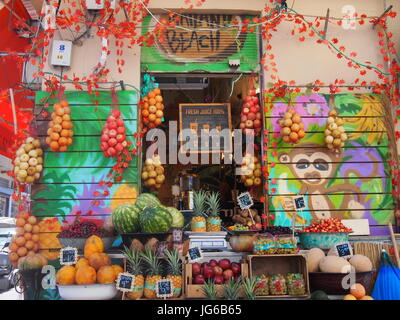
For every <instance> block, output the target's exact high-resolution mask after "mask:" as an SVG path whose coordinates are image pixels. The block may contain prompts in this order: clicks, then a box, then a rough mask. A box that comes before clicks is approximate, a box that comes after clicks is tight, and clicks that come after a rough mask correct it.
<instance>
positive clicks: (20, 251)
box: [8, 211, 39, 267]
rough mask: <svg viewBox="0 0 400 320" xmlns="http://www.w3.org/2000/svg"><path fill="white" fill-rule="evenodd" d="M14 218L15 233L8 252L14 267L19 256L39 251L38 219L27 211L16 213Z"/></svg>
mask: <svg viewBox="0 0 400 320" xmlns="http://www.w3.org/2000/svg"><path fill="white" fill-rule="evenodd" d="M16 219H17V220H16V233H15V236H14V237H13V239H12V241H11V243H10V246H9V249H10V253H9V254H8V255H9V258H10V261H11V262H12V264H13V266H14V267H16V266H17V265H18V260H19V259H20V258H22V257H25V256H27V255H33V254H34V253H36V252H38V251H39V243H38V242H39V226H38V219H37V218H36V217H35V216H33V215H31V214H30V213H29V212H27V211H24V212H21V213H19V214H17V216H16Z"/></svg>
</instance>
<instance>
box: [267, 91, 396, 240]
mask: <svg viewBox="0 0 400 320" xmlns="http://www.w3.org/2000/svg"><path fill="white" fill-rule="evenodd" d="M289 105H290V106H293V107H294V108H295V109H296V111H297V112H298V113H299V114H300V115H301V116H302V121H303V122H304V125H305V130H306V136H305V138H304V139H302V140H301V142H300V143H299V144H297V145H291V144H287V143H284V142H283V141H282V138H281V136H280V134H279V132H280V127H279V124H278V120H279V119H280V118H281V117H282V114H283V113H284V112H285V111H286V110H287V108H288V106H289ZM331 108H336V109H337V111H339V114H340V116H342V117H343V120H344V122H345V124H344V126H345V129H346V132H347V134H348V135H349V138H350V139H349V140H348V141H347V142H346V143H345V146H344V148H343V150H342V152H341V153H339V154H336V153H333V152H331V151H329V150H328V149H327V148H326V147H325V143H324V130H325V123H326V119H327V115H328V112H329V110H330V109H331ZM267 129H268V130H269V131H270V134H271V141H272V143H273V147H272V148H270V149H269V151H268V162H269V163H270V196H271V197H272V201H271V202H270V208H269V209H270V213H271V214H274V215H275V217H276V218H275V224H276V225H284V226H290V225H291V221H292V217H293V214H296V212H295V211H294V208H293V201H292V199H293V196H297V195H304V197H305V202H306V208H305V210H303V211H302V212H297V216H296V223H297V225H308V224H309V223H310V221H311V220H312V219H319V218H329V217H338V218H341V219H346V218H348V219H351V218H352V219H360V218H364V219H368V220H369V223H370V226H371V229H372V230H374V231H373V232H374V233H375V234H378V233H380V232H382V233H384V232H385V231H384V230H383V228H379V226H382V225H385V224H387V222H388V221H390V220H392V219H393V209H394V203H393V197H392V193H391V191H392V185H391V179H390V167H389V158H388V153H389V143H388V139H387V134H386V126H385V119H384V108H383V105H382V103H381V101H380V99H379V96H377V95H372V94H339V95H335V97H334V99H332V100H330V96H329V95H319V94H311V95H301V94H297V95H293V96H291V99H290V102H288V101H284V100H283V99H282V100H281V101H276V102H274V105H273V108H272V109H271V111H270V112H269V113H268V114H267ZM272 135H273V136H272ZM375 227H376V228H375Z"/></svg>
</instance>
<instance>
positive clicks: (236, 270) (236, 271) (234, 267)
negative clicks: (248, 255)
mask: <svg viewBox="0 0 400 320" xmlns="http://www.w3.org/2000/svg"><path fill="white" fill-rule="evenodd" d="M231 269H232V271H233V273H234V274H240V264H239V263H236V262H232V263H231Z"/></svg>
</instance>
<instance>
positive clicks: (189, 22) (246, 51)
mask: <svg viewBox="0 0 400 320" xmlns="http://www.w3.org/2000/svg"><path fill="white" fill-rule="evenodd" d="M156 18H157V20H159V21H163V20H165V21H167V20H168V19H169V17H168V15H157V16H156ZM252 18H253V17H251V16H248V17H247V16H236V15H227V14H190V15H188V16H187V17H184V18H181V19H180V21H178V22H176V21H174V23H175V24H176V25H177V26H179V28H176V27H175V28H167V30H166V32H165V34H163V35H162V36H160V37H157V36H156V37H155V39H147V42H148V44H149V46H143V47H142V53H141V65H142V71H143V72H147V71H148V72H190V71H194V72H196V71H208V72H231V71H232V69H231V67H230V66H229V60H239V61H240V65H238V66H235V67H234V70H235V71H238V72H252V71H256V70H257V68H258V66H259V59H258V40H257V33H256V32H254V33H246V32H243V30H242V24H243V23H244V21H245V20H246V19H249V21H250V20H251V19H252ZM233 23H235V24H236V25H237V27H235V28H231V27H230V28H228V27H227V28H223V26H225V25H229V24H233ZM157 24H158V23H157V21H156V20H155V19H154V18H152V17H151V16H147V17H146V18H145V19H144V21H143V24H142V25H143V29H142V34H143V35H145V34H146V33H147V32H149V31H150V33H151V34H157V32H156V31H155V26H156V25H157ZM216 26H220V27H222V28H220V29H218V30H214V29H215V28H216ZM188 30H191V31H188Z"/></svg>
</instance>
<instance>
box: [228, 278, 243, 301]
mask: <svg viewBox="0 0 400 320" xmlns="http://www.w3.org/2000/svg"><path fill="white" fill-rule="evenodd" d="M241 284H242V281H240V279H238V280H234V279H232V278H231V279H229V281H228V283H227V284H224V297H225V299H227V300H238V296H239V291H240V286H241Z"/></svg>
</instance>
